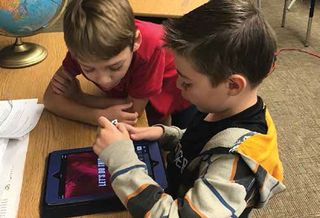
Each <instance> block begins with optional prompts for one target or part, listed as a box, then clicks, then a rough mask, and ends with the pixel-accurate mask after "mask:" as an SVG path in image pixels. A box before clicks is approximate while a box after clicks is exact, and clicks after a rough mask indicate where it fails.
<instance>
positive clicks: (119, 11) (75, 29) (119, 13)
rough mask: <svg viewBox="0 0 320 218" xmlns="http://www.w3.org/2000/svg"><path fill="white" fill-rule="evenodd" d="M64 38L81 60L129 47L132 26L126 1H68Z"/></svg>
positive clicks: (130, 10) (132, 32)
mask: <svg viewBox="0 0 320 218" xmlns="http://www.w3.org/2000/svg"><path fill="white" fill-rule="evenodd" d="M63 31H64V40H65V42H66V45H67V47H68V50H69V51H70V52H71V54H72V55H73V56H74V57H75V58H76V59H78V60H82V61H99V60H107V59H110V58H112V57H113V56H115V55H117V54H119V53H120V52H121V51H122V50H123V49H125V48H126V47H127V46H129V47H130V48H131V49H132V48H133V43H134V39H135V33H136V27H135V23H134V16H133V12H132V8H131V6H130V4H129V3H128V1H127V0H71V1H70V2H69V4H68V6H67V8H66V11H65V15H64V20H63Z"/></svg>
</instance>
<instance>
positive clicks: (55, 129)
mask: <svg viewBox="0 0 320 218" xmlns="http://www.w3.org/2000/svg"><path fill="white" fill-rule="evenodd" d="M13 41H14V39H13V38H7V37H3V36H0V49H1V48H3V47H4V46H6V45H9V44H11V43H12V42H13ZM24 41H29V42H35V43H38V44H41V45H43V46H44V47H46V48H47V49H48V57H47V58H46V59H45V60H44V61H43V62H42V63H40V64H37V65H34V66H32V67H27V68H22V69H3V68H0V99H19V98H38V99H39V102H40V103H42V96H43V93H44V91H45V89H46V87H47V85H48V83H49V81H50V79H51V77H52V75H53V74H54V73H55V71H56V69H57V68H58V67H59V66H60V65H61V61H62V60H63V58H64V56H65V53H66V47H65V45H64V41H63V34H62V33H61V32H60V33H42V34H38V35H35V36H32V37H28V38H25V39H24ZM83 81H84V80H83ZM83 81H81V82H83ZM83 85H85V89H90V85H88V84H83ZM144 124H146V119H145V117H143V118H142V119H140V121H139V124H138V125H144ZM95 135H96V127H93V126H90V125H86V124H82V123H78V122H73V121H70V120H66V119H62V118H60V117H57V116H55V115H53V114H52V113H50V112H48V111H46V110H44V111H43V114H42V116H41V118H40V121H39V123H38V125H37V126H36V128H35V129H34V130H33V131H32V132H31V133H30V138H29V139H30V140H29V146H28V152H27V158H26V162H25V169H24V176H23V185H22V190H21V198H20V206H19V212H18V217H23V218H25V217H32V218H34V217H39V202H40V197H41V186H42V183H43V177H44V170H45V161H46V157H47V155H48V153H49V152H51V151H55V150H61V149H67V148H79V147H86V146H88V145H91V144H92V143H93V141H94V139H95ZM86 217H121V218H127V217H130V216H129V214H128V213H127V212H125V211H124V212H120V213H112V214H99V215H91V216H86Z"/></svg>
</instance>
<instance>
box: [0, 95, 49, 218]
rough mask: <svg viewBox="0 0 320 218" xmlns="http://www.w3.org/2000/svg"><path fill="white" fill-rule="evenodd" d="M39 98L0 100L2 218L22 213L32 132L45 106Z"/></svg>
mask: <svg viewBox="0 0 320 218" xmlns="http://www.w3.org/2000/svg"><path fill="white" fill-rule="evenodd" d="M37 102H38V100H37V99H21V100H4V101H0V218H14V217H16V215H17V212H18V206H19V200H20V192H21V186H22V181H23V170H24V164H25V160H26V154H27V149H28V141H29V132H30V131H31V130H32V129H33V128H34V127H35V126H36V125H37V123H38V121H39V119H40V116H41V113H42V111H43V108H44V106H43V105H42V104H38V103H37Z"/></svg>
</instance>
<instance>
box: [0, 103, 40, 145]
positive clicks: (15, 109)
mask: <svg viewBox="0 0 320 218" xmlns="http://www.w3.org/2000/svg"><path fill="white" fill-rule="evenodd" d="M37 101H38V100H37V99H22V100H6V101H0V138H11V139H13V138H19V137H22V136H24V135H25V134H27V133H29V132H30V131H31V130H32V129H33V128H34V127H35V126H36V125H37V123H38V121H39V119H40V116H41V113H42V111H43V108H44V106H43V104H37Z"/></svg>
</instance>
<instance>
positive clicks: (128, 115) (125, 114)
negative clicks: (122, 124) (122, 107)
mask: <svg viewBox="0 0 320 218" xmlns="http://www.w3.org/2000/svg"><path fill="white" fill-rule="evenodd" d="M122 113H123V115H122V116H123V117H124V118H125V119H126V120H131V121H133V120H138V113H137V112H134V113H130V112H122Z"/></svg>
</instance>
